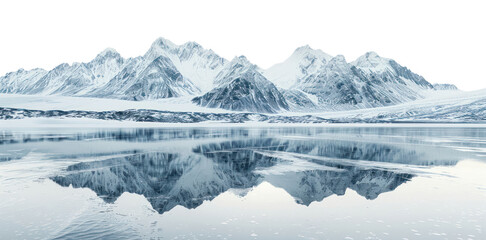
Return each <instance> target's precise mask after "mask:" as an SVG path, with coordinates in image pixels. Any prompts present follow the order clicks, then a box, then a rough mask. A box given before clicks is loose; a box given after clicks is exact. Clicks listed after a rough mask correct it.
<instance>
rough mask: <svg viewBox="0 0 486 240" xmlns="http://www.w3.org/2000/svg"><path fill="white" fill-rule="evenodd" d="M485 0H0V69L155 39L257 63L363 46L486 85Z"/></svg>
mask: <svg viewBox="0 0 486 240" xmlns="http://www.w3.org/2000/svg"><path fill="white" fill-rule="evenodd" d="M483 2H486V1H479V0H478V1H474V0H467V1H424V0H422V1H415V0H413V1H410V0H408V1H390V0H388V1H362V0H361V1H360V0H357V1H350V0H344V1H343V0H341V1H305V0H300V1H262V0H260V1H253V0H247V1H228V0H226V1H207V0H206V1H182V0H178V1H170V2H169V1H148V0H138V1H120V0H118V1H99V0H98V1H94V0H88V1H87V0H84V1H75V0H72V1H66V0H59V1H55V0H43V1H38V0H16V1H3V0H2V1H1V2H0V9H1V13H0V75H3V74H5V73H7V72H10V71H16V70H17V69H19V68H24V69H32V68H35V67H41V68H45V69H48V70H50V69H52V68H53V67H55V66H56V65H58V64H60V63H63V62H67V63H72V62H87V61H90V60H91V59H93V58H94V57H95V56H96V54H97V53H99V52H101V51H102V50H104V49H105V48H107V47H112V48H115V49H116V50H117V51H118V52H120V53H121V55H122V56H123V57H135V56H139V55H142V54H144V53H145V51H147V50H148V48H149V47H150V45H151V43H152V42H153V41H154V40H155V39H156V38H157V37H164V38H167V39H169V40H171V41H173V42H174V43H176V44H182V43H184V42H187V41H195V42H198V43H199V44H201V45H202V46H203V47H205V48H210V49H213V50H214V51H215V52H216V53H218V54H219V55H221V56H222V57H225V58H227V59H231V58H233V57H234V56H236V55H245V56H247V57H248V59H249V60H250V61H252V62H253V63H255V64H257V65H259V66H260V67H262V68H268V67H270V66H271V65H273V64H275V63H278V62H281V61H283V60H285V59H286V58H287V57H288V56H289V55H290V54H291V53H292V52H293V51H294V50H295V48H297V47H299V46H302V45H305V44H309V45H310V46H311V47H313V48H318V49H322V50H323V51H324V52H327V53H329V54H331V55H337V54H342V55H344V56H345V57H346V59H347V61H352V60H354V59H355V58H357V57H358V56H360V55H362V54H364V53H365V52H367V51H375V52H377V53H378V54H379V55H380V56H383V57H389V58H393V59H395V60H397V61H398V62H399V63H400V64H402V65H405V66H407V67H408V68H410V69H411V70H412V71H414V72H416V73H418V74H421V75H423V76H424V77H425V78H426V79H427V80H428V81H430V82H432V83H454V84H456V85H457V86H458V87H459V88H461V89H463V90H474V89H480V88H486V79H485V74H484V70H485V68H486V61H485V60H484V59H485V55H486V7H485V6H486V3H483Z"/></svg>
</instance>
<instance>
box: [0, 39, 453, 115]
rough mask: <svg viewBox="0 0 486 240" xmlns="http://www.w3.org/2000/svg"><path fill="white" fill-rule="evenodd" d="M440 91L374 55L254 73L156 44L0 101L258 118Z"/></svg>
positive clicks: (11, 84) (24, 79)
mask: <svg viewBox="0 0 486 240" xmlns="http://www.w3.org/2000/svg"><path fill="white" fill-rule="evenodd" d="M441 90H457V88H456V87H455V86H454V85H450V84H435V85H432V84H430V83H429V82H428V81H427V80H425V79H424V78H423V77H422V76H420V75H418V74H416V73H414V72H412V71H411V70H409V69H408V68H406V67H404V66H402V65H400V64H399V63H397V62H396V61H395V60H392V59H388V58H384V57H380V56H379V55H378V54H376V53H374V52H368V53H365V54H364V55H363V56H361V57H359V58H358V59H356V60H355V61H352V62H348V61H347V60H346V59H345V58H344V57H343V56H342V55H337V56H331V55H329V54H326V53H324V52H323V51H321V50H316V49H312V48H311V47H309V46H303V47H299V48H297V49H296V50H295V52H294V53H293V54H292V55H291V56H290V57H289V58H288V59H287V60H285V61H284V62H282V63H279V64H276V65H274V66H272V67H270V68H269V69H261V68H259V67H258V66H257V65H255V64H252V63H251V62H250V61H249V60H248V59H247V58H246V57H244V56H240V57H235V58H234V59H233V60H231V61H228V60H226V59H224V58H222V57H220V56H219V55H217V54H216V53H214V52H213V51H212V50H208V49H205V48H203V47H202V46H200V45H199V44H197V43H195V42H188V43H185V44H182V45H176V44H174V43H172V42H170V41H169V40H167V39H164V38H159V39H157V40H156V41H155V42H154V43H153V44H152V45H151V47H150V48H149V50H148V51H147V52H146V53H145V54H144V55H143V56H139V57H135V58H127V59H126V58H123V57H122V56H121V55H120V54H119V53H118V52H116V51H115V50H114V49H111V48H108V49H106V50H104V51H103V52H101V53H100V54H98V55H97V56H96V57H95V58H94V59H93V60H92V61H90V62H87V63H73V64H71V65H70V64H66V63H63V64H60V65H59V66H57V67H55V68H54V69H52V70H50V71H46V70H44V69H38V68H37V69H33V70H29V71H27V70H23V69H20V70H18V71H16V72H10V73H7V74H6V75H5V76H3V77H0V93H12V94H29V95H62V96H77V97H95V98H114V99H123V100H133V101H142V100H151V99H161V98H178V97H189V98H190V99H191V101H192V103H193V104H196V105H199V106H203V107H208V108H221V109H226V110H232V111H244V112H258V113H278V112H286V111H324V110H343V109H361V108H372V107H382V106H389V105H395V104H399V103H404V102H409V101H413V100H417V99H422V98H425V97H426V96H427V95H428V94H429V93H430V92H431V91H441Z"/></svg>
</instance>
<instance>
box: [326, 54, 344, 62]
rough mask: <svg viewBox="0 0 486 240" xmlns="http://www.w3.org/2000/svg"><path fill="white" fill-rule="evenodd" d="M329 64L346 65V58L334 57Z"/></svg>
mask: <svg viewBox="0 0 486 240" xmlns="http://www.w3.org/2000/svg"><path fill="white" fill-rule="evenodd" d="M329 63H346V58H345V57H344V56H343V55H336V56H335V57H333V58H332V59H331V60H330V61H329Z"/></svg>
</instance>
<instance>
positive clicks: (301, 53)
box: [291, 45, 332, 61]
mask: <svg viewBox="0 0 486 240" xmlns="http://www.w3.org/2000/svg"><path fill="white" fill-rule="evenodd" d="M309 55H311V56H314V57H317V58H320V59H325V60H326V61H329V60H330V59H331V58H332V56H331V55H329V54H327V53H325V52H323V51H322V50H320V49H313V48H311V47H310V46H309V45H304V46H301V47H298V48H297V49H295V51H294V53H293V54H292V56H291V57H299V58H303V57H308V56H309Z"/></svg>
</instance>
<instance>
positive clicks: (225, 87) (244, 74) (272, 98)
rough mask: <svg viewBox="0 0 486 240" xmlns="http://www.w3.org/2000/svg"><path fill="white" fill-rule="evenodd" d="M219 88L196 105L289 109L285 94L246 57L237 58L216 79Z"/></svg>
mask: <svg viewBox="0 0 486 240" xmlns="http://www.w3.org/2000/svg"><path fill="white" fill-rule="evenodd" d="M214 82H215V84H216V87H215V88H214V89H213V90H211V91H210V92H208V93H206V94H204V95H203V96H200V97H196V98H194V99H193V102H194V103H196V104H198V105H201V106H205V107H210V108H223V109H228V110H237V111H250V112H265V113H274V112H278V111H280V110H288V108H289V107H288V104H287V102H286V101H285V98H284V96H283V95H282V93H280V92H279V91H278V89H277V88H276V87H275V85H274V84H273V83H271V82H270V81H268V80H267V79H266V78H265V77H264V76H263V75H262V74H261V73H260V72H259V70H258V68H257V66H256V65H254V64H251V63H250V62H249V61H248V60H247V59H246V58H245V57H243V56H240V57H236V58H234V59H233V60H232V61H231V62H230V63H229V64H228V65H227V66H226V67H225V68H224V69H223V70H222V71H221V72H220V73H219V74H218V75H217V76H216V79H215V80H214Z"/></svg>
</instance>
